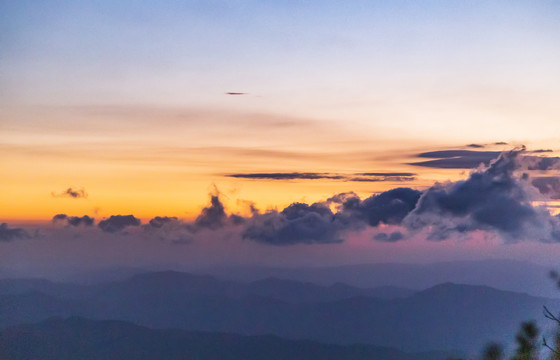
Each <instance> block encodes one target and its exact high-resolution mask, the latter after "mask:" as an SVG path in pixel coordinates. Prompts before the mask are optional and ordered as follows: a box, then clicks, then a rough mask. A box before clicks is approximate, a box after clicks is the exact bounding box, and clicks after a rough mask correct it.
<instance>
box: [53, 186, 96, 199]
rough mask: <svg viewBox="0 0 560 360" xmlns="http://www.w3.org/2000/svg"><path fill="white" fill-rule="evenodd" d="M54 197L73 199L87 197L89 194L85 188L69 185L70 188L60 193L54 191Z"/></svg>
mask: <svg viewBox="0 0 560 360" xmlns="http://www.w3.org/2000/svg"><path fill="white" fill-rule="evenodd" d="M51 196H52V197H55V198H65V197H66V198H72V199H87V197H88V194H87V193H86V191H85V189H84V188H81V189H74V188H71V187H69V188H68V189H66V190H64V191H61V192H59V193H55V192H52V193H51Z"/></svg>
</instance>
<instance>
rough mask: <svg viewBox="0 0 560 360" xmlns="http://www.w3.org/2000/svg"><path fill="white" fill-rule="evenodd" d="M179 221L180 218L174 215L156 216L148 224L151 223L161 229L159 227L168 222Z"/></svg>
mask: <svg viewBox="0 0 560 360" xmlns="http://www.w3.org/2000/svg"><path fill="white" fill-rule="evenodd" d="M178 221H179V220H178V219H177V218H176V217H175V216H172V217H169V216H156V217H155V218H153V219H151V220H150V221H149V223H148V224H149V225H150V226H151V227H154V228H158V229H159V228H161V227H163V226H164V225H166V224H171V223H176V222H178Z"/></svg>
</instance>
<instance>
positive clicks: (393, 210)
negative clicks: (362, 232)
mask: <svg viewBox="0 0 560 360" xmlns="http://www.w3.org/2000/svg"><path fill="white" fill-rule="evenodd" d="M420 195H421V192H420V191H418V190H414V189H411V188H396V189H391V190H389V191H385V192H382V193H381V194H379V195H373V196H370V197H368V198H366V199H364V200H363V201H362V200H360V198H358V197H357V196H355V195H352V194H351V193H344V194H339V195H337V196H334V197H331V198H330V199H328V200H327V201H328V202H331V203H337V202H338V204H339V211H338V213H337V216H339V217H341V218H343V219H346V220H347V221H348V222H352V223H356V222H357V221H358V222H363V223H365V224H367V225H369V226H378V225H379V224H381V223H383V224H388V225H393V224H400V223H401V221H402V220H403V219H404V218H405V217H406V216H407V215H408V214H409V213H410V212H411V211H412V210H413V209H414V208H415V206H416V203H417V202H418V199H419V198H420Z"/></svg>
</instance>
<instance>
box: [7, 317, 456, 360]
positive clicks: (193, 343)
mask: <svg viewBox="0 0 560 360" xmlns="http://www.w3.org/2000/svg"><path fill="white" fill-rule="evenodd" d="M448 356H449V354H448V353H447V354H446V353H442V352H426V353H405V352H402V351H399V350H396V349H392V348H386V347H373V346H368V345H360V344H353V345H347V346H340V345H326V344H321V343H318V342H314V341H307V340H286V339H282V338H279V337H276V336H270V335H269V336H241V335H234V334H228V333H202V332H189V331H184V330H156V329H150V328H146V327H142V326H136V325H133V324H131V323H126V322H121V321H91V320H86V319H84V318H76V317H73V318H69V319H65V320H62V319H50V320H47V321H44V322H41V323H39V324H35V325H22V326H17V327H13V328H9V329H7V330H4V331H2V332H0V358H2V359H7V360H23V359H26V360H27V359H41V360H74V359H80V360H90V359H104V360H112V359H114V360H122V359H126V360H152V359H153V360H161V359H165V360H174V359H177V360H179V359H180V360H189V359H196V360H261V359H266V360H286V359H290V360H309V359H321V360H329V359H332V360H335V359H336V360H371V359H383V360H443V359H445V358H447V357H448Z"/></svg>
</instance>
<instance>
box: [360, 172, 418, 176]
mask: <svg viewBox="0 0 560 360" xmlns="http://www.w3.org/2000/svg"><path fill="white" fill-rule="evenodd" d="M356 175H361V176H383V177H401V176H416V173H411V172H368V173H359V174H356Z"/></svg>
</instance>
